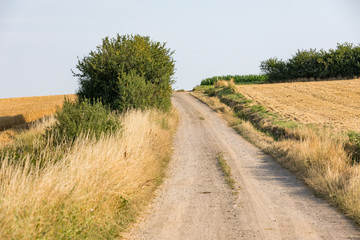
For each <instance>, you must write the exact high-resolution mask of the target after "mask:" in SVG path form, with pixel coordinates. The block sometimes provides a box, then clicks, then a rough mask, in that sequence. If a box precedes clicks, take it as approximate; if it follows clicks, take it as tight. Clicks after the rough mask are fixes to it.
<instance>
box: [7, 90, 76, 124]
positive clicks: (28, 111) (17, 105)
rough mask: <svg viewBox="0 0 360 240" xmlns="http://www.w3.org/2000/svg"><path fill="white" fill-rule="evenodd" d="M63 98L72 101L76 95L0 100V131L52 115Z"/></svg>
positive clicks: (60, 104)
mask: <svg viewBox="0 0 360 240" xmlns="http://www.w3.org/2000/svg"><path fill="white" fill-rule="evenodd" d="M65 97H66V98H68V99H69V100H74V99H75V98H76V95H74V94H67V95H53V96H41V97H19V98H3V99H0V130H4V129H8V128H11V127H13V126H16V125H19V124H24V123H29V122H33V121H35V120H38V119H40V118H42V117H44V116H50V115H53V114H54V113H55V111H56V109H57V108H58V107H61V106H62V104H63V102H64V99H65Z"/></svg>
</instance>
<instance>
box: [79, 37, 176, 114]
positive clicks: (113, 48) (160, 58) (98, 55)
mask: <svg viewBox="0 0 360 240" xmlns="http://www.w3.org/2000/svg"><path fill="white" fill-rule="evenodd" d="M172 55H173V52H172V51H171V50H170V49H168V48H166V47H165V43H160V42H155V41H152V40H150V38H149V37H144V36H139V35H135V36H129V35H124V36H120V35H117V36H116V37H115V38H113V39H109V38H108V37H106V38H104V39H103V41H102V44H101V45H100V46H98V47H97V49H96V51H91V52H90V54H89V55H88V56H86V57H84V58H83V59H81V60H79V61H78V64H77V66H76V68H77V69H78V70H79V71H80V72H79V73H74V76H77V77H78V78H79V83H80V88H79V90H78V93H77V94H78V96H79V99H84V98H87V99H101V101H102V102H103V103H104V104H107V105H109V106H110V107H111V108H112V109H113V110H119V111H124V110H126V109H127V108H132V107H134V108H145V107H158V108H160V109H163V110H167V109H169V107H170V105H171V101H170V99H171V94H172V88H171V85H172V83H173V79H172V75H173V74H174V71H175V63H174V60H173V58H172Z"/></svg>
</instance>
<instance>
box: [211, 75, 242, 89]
mask: <svg viewBox="0 0 360 240" xmlns="http://www.w3.org/2000/svg"><path fill="white" fill-rule="evenodd" d="M214 86H215V87H228V88H231V89H233V90H234V91H236V89H237V87H236V84H235V82H234V79H232V78H231V79H230V80H229V81H228V80H217V81H216V82H215V83H214Z"/></svg>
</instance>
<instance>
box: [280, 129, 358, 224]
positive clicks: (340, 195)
mask: <svg viewBox="0 0 360 240" xmlns="http://www.w3.org/2000/svg"><path fill="white" fill-rule="evenodd" d="M299 131H301V133H299V135H300V134H301V135H302V136H303V137H302V138H301V139H300V140H298V141H296V140H290V139H288V140H283V141H281V142H279V143H278V146H279V147H280V149H282V151H283V152H286V153H287V154H286V155H285V156H284V157H283V158H280V161H281V162H282V163H283V164H284V165H285V166H286V167H288V168H289V169H291V170H293V171H296V172H298V173H299V174H300V175H301V176H302V178H303V179H304V180H305V182H306V183H307V184H308V185H309V186H311V187H312V188H313V189H315V191H316V192H318V193H320V194H321V195H322V196H324V197H325V198H327V199H328V200H329V201H330V202H332V203H333V204H335V205H336V206H338V207H339V208H340V209H341V210H343V211H344V212H345V213H346V214H347V215H348V216H350V217H352V218H354V219H355V220H356V221H357V222H358V223H360V165H359V164H358V163H356V162H354V161H353V160H352V159H351V157H350V156H349V154H348V153H347V152H346V151H345V150H344V146H345V144H346V142H347V141H348V137H347V136H345V135H341V134H334V133H332V132H330V131H329V129H321V130H320V131H317V132H315V131H314V130H313V129H311V128H305V129H302V130H299Z"/></svg>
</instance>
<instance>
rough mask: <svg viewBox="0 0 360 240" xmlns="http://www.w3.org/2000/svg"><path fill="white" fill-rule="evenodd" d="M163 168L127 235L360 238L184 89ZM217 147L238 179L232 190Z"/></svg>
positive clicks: (353, 228)
mask: <svg viewBox="0 0 360 240" xmlns="http://www.w3.org/2000/svg"><path fill="white" fill-rule="evenodd" d="M173 103H174V105H175V106H176V108H177V109H178V111H179V113H180V118H181V122H180V126H179V129H178V132H177V134H176V137H175V143H174V155H173V159H172V162H171V163H170V166H169V174H168V177H167V179H166V180H165V183H164V185H163V187H162V189H160V190H159V192H158V197H157V198H156V200H155V202H154V204H153V206H152V207H151V209H150V210H149V213H148V214H147V215H146V216H145V217H144V219H143V220H142V221H141V222H140V223H139V224H138V225H137V226H135V227H134V230H133V231H132V233H130V235H131V236H132V238H133V239H291V240H293V239H360V233H359V230H358V228H357V227H356V226H355V225H353V224H352V223H351V221H349V220H347V219H346V218H345V217H344V216H342V215H341V214H339V213H338V212H337V211H336V210H334V209H333V208H332V207H330V206H329V205H328V204H327V203H326V202H325V201H324V200H322V199H319V198H316V197H315V196H314V195H313V194H312V192H311V190H309V189H308V188H307V187H306V186H304V184H302V183H301V182H298V181H297V179H296V177H294V175H293V174H291V173H290V172H289V171H287V170H285V169H283V168H282V167H281V166H279V165H278V164H277V163H276V162H275V161H274V160H273V159H272V158H271V157H269V156H268V155H266V154H264V153H263V152H262V151H260V150H259V149H257V148H256V147H254V146H253V145H251V144H250V143H248V142H246V141H245V140H244V139H243V138H242V137H241V136H239V135H238V134H237V133H236V132H235V131H234V130H233V129H231V128H230V127H228V126H227V125H226V123H225V121H223V120H222V119H221V118H220V117H219V116H217V115H216V113H215V112H214V111H212V110H211V109H210V108H208V107H207V106H206V105H204V104H203V103H201V102H199V101H198V100H196V99H195V98H193V97H192V96H191V95H189V93H175V94H174V98H173ZM219 152H222V153H223V154H224V158H225V159H226V160H227V162H228V164H229V165H230V167H231V168H232V173H233V175H234V179H235V180H236V181H237V185H238V186H240V188H241V189H240V190H239V193H238V195H234V194H232V192H231V190H230V189H229V187H228V186H227V185H226V183H225V181H224V176H223V175H222V172H221V170H220V168H219V166H218V163H217V158H216V157H217V154H218V153H219Z"/></svg>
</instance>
